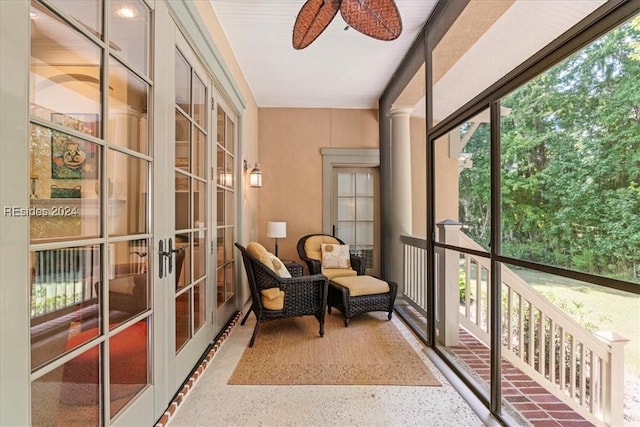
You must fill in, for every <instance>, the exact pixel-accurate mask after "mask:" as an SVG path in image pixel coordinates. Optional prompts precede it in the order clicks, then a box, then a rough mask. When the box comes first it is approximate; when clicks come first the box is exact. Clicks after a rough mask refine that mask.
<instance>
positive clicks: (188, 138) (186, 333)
mask: <svg viewBox="0 0 640 427" xmlns="http://www.w3.org/2000/svg"><path fill="white" fill-rule="evenodd" d="M187 56H188V55H185V54H183V53H182V52H181V51H180V50H179V49H176V55H175V58H176V59H175V70H176V95H175V100H176V105H175V111H176V113H175V129H176V131H175V159H174V167H175V215H174V219H175V225H174V228H175V235H174V242H175V249H176V251H177V252H175V259H176V262H175V265H176V270H175V275H176V287H175V289H176V292H175V319H176V320H175V328H176V330H175V334H176V344H175V351H176V353H178V352H180V351H181V350H182V349H183V348H185V347H186V346H188V344H189V342H190V340H191V339H192V338H193V337H194V335H195V334H196V333H197V332H198V329H199V328H200V327H201V326H202V325H203V324H204V323H205V322H204V320H203V316H204V317H206V309H205V307H204V306H203V303H206V292H207V288H206V280H207V243H206V242H207V236H208V233H209V228H208V215H209V211H208V209H207V203H208V200H209V197H208V194H207V192H208V188H209V186H208V180H207V176H206V175H207V174H206V173H205V171H206V159H207V153H208V150H207V143H206V141H207V127H208V126H207V124H208V117H207V114H206V112H207V109H206V106H207V102H206V100H207V87H206V86H205V84H204V83H203V79H202V78H201V77H200V76H198V74H197V71H196V69H195V68H194V66H193V64H192V63H190V62H189V60H188V59H187Z"/></svg>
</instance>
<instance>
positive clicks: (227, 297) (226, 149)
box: [215, 104, 236, 325]
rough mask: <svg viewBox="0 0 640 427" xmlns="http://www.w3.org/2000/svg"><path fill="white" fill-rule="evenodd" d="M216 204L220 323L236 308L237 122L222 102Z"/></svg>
mask: <svg viewBox="0 0 640 427" xmlns="http://www.w3.org/2000/svg"><path fill="white" fill-rule="evenodd" d="M216 125H217V131H216V135H217V149H216V156H215V159H216V162H217V164H216V180H217V181H216V183H217V189H216V190H217V191H216V197H217V199H216V206H217V229H216V233H217V250H216V258H217V262H216V269H217V272H216V280H217V281H216V305H217V307H218V312H217V317H218V319H219V322H218V324H219V325H220V324H221V323H222V322H224V321H226V319H228V317H229V316H230V315H231V314H232V311H233V310H235V295H236V277H235V251H234V250H233V249H234V246H233V243H234V235H235V218H236V212H235V206H236V205H235V200H236V192H235V188H234V183H235V182H236V168H235V167H234V164H235V152H234V147H235V142H234V140H235V138H236V134H235V132H236V130H235V122H234V118H233V117H232V116H231V115H230V114H229V111H228V110H227V109H226V108H225V106H223V105H222V104H218V105H217V106H216Z"/></svg>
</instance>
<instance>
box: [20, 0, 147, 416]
mask: <svg viewBox="0 0 640 427" xmlns="http://www.w3.org/2000/svg"><path fill="white" fill-rule="evenodd" d="M30 6H31V13H30V19H31V43H30V70H29V71H30V73H29V74H30V86H29V87H30V89H29V110H30V111H29V113H30V132H29V141H28V144H29V172H28V177H29V182H30V186H29V192H30V193H29V194H28V197H29V209H30V211H31V212H32V213H33V214H30V215H29V250H28V253H29V255H28V256H29V267H30V278H29V292H30V302H31V304H30V337H31V358H30V360H31V377H30V397H31V399H30V401H31V424H32V425H56V424H60V425H109V424H117V423H122V424H137V423H150V422H153V420H154V417H155V416H154V410H153V409H154V394H153V393H154V391H153V388H154V376H155V375H154V372H153V366H154V363H153V362H154V355H153V350H152V342H153V339H152V338H153V334H154V333H155V332H157V328H155V320H156V318H155V316H154V307H153V303H152V295H153V293H154V290H155V285H156V283H155V281H154V278H155V275H154V274H153V273H152V270H153V268H154V263H153V261H152V260H151V258H152V255H153V252H154V250H153V242H154V234H153V224H152V209H151V200H152V199H153V195H154V191H153V189H154V185H153V176H152V170H153V168H154V160H155V159H154V154H155V153H154V148H155V147H154V144H153V141H152V139H151V137H150V134H151V133H150V120H149V118H150V117H151V110H152V108H151V99H152V97H151V95H152V88H153V85H154V81H153V78H152V77H153V76H152V74H153V73H152V72H151V55H150V54H151V43H152V42H151V17H152V9H151V5H150V4H149V3H147V2H144V1H142V0H131V1H128V2H127V7H128V12H127V13H124V12H122V11H121V10H120V9H119V8H117V7H116V6H117V4H116V2H103V1H98V0H96V1H92V2H82V5H80V3H78V2H47V3H46V4H45V3H40V2H38V1H35V0H34V1H32V2H31V5H30ZM20 172H22V170H21V171H20ZM16 176H21V175H16Z"/></svg>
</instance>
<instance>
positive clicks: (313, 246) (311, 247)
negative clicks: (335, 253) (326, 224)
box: [304, 234, 340, 261]
mask: <svg viewBox="0 0 640 427" xmlns="http://www.w3.org/2000/svg"><path fill="white" fill-rule="evenodd" d="M323 243H333V244H335V245H339V244H340V242H338V240H337V239H336V238H335V237H332V236H326V235H324V234H323V235H318V236H311V237H309V238H308V239H307V240H306V241H305V242H304V253H305V255H307V257H309V258H311V259H317V260H318V261H321V260H322V246H321V245H322V244H323Z"/></svg>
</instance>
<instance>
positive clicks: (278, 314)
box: [235, 243, 328, 347]
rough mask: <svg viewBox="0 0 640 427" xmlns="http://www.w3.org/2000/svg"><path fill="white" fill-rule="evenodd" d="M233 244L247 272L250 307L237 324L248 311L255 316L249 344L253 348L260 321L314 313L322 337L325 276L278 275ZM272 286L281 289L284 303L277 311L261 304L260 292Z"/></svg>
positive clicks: (244, 249)
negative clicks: (238, 251) (287, 276)
mask: <svg viewBox="0 0 640 427" xmlns="http://www.w3.org/2000/svg"><path fill="white" fill-rule="evenodd" d="M235 245H236V247H237V248H238V249H240V252H241V253H242V261H243V262H244V268H245V271H246V273H247V279H248V281H249V288H250V289H251V299H252V301H251V308H250V309H249V311H248V312H247V314H246V315H245V316H244V319H242V322H241V323H240V324H241V325H244V324H245V322H246V320H247V318H248V317H249V314H251V312H253V313H254V314H255V316H256V326H255V328H254V330H253V335H252V336H251V341H250V342H249V347H253V343H254V341H255V339H256V335H257V333H258V328H259V326H260V323H262V322H265V321H267V320H273V319H283V318H287V317H295V316H307V315H313V316H315V317H316V319H318V323H319V324H320V336H321V337H322V336H324V315H325V314H324V313H325V311H326V308H327V287H328V280H327V278H326V277H324V276H322V275H320V274H316V275H311V276H295V277H291V278H283V277H280V276H278V275H277V274H276V273H275V272H274V271H272V270H271V269H270V268H269V267H267V266H266V265H265V264H263V263H262V262H261V261H260V260H259V259H257V258H256V257H254V256H253V255H251V253H249V251H247V249H246V248H245V247H243V246H242V245H240V244H239V243H236V244H235ZM292 276H293V274H292ZM273 288H275V289H278V290H280V291H283V292H284V303H283V307H282V309H280V310H272V309H268V308H266V307H265V306H264V304H263V298H262V297H263V294H261V292H260V291H262V290H266V289H273Z"/></svg>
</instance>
